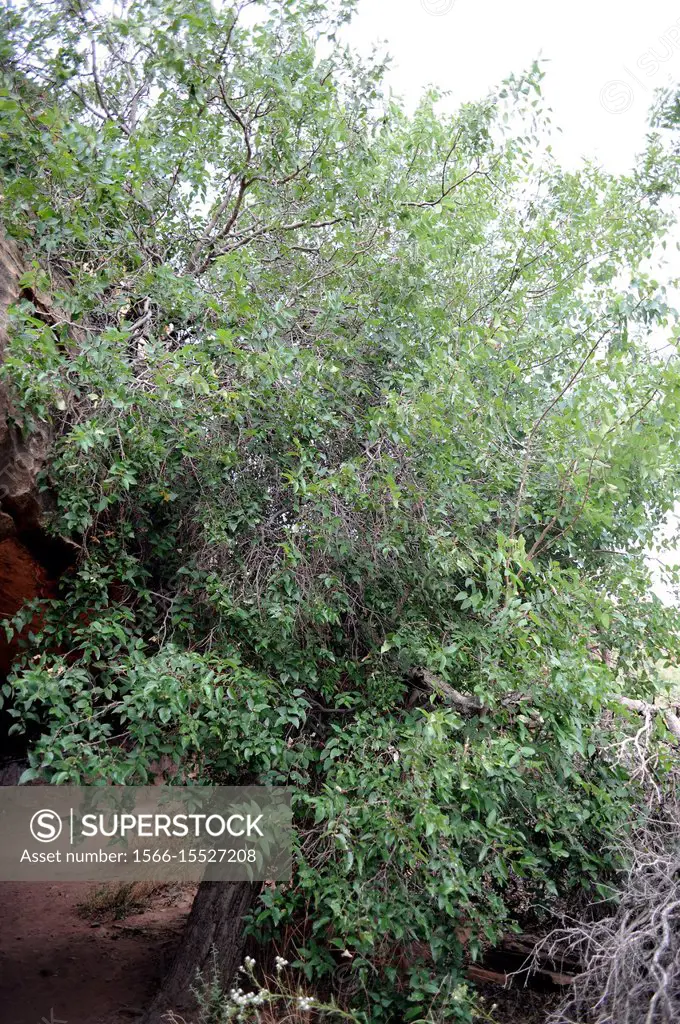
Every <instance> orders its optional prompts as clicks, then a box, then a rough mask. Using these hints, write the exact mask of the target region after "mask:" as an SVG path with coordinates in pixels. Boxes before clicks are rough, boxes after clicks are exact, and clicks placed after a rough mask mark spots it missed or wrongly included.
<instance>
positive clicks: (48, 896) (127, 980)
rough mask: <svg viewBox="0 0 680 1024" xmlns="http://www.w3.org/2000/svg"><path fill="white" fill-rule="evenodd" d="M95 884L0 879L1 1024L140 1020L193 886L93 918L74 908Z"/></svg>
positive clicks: (127, 1022)
mask: <svg viewBox="0 0 680 1024" xmlns="http://www.w3.org/2000/svg"><path fill="white" fill-rule="evenodd" d="M91 889H92V886H91V885H90V884H84V883H83V884H73V883H69V884H64V883H61V884H52V883H47V882H44V883H41V884H37V885H34V884H30V885H29V884H26V883H17V882H2V883H0V1020H1V1021H2V1024H50V1021H51V1019H52V1021H53V1022H54V1024H57V1022H61V1024H131V1022H132V1024H133V1022H134V1021H136V1020H139V1018H140V1016H141V1011H142V1009H143V1007H144V1005H145V1004H146V1002H147V1000H148V999H149V997H150V996H151V995H152V993H153V992H154V990H155V987H156V986H157V984H158V981H159V979H160V976H161V974H162V973H163V970H164V969H165V967H166V966H167V963H168V959H169V957H170V956H171V955H172V952H173V950H174V948H175V945H176V943H177V939H178V937H179V934H180V932H181V930H182V927H183V926H184V922H185V920H186V917H187V914H188V913H189V910H190V908H191V901H192V898H193V893H192V892H190V891H189V892H180V893H178V894H175V895H174V897H173V899H172V900H169V899H168V898H167V897H163V896H159V897H157V898H156V899H155V900H154V902H153V903H152V905H151V906H150V907H149V909H148V910H146V911H145V912H144V913H142V914H136V915H134V916H131V917H128V918H126V919H125V920H124V921H121V922H113V923H105V924H101V925H99V926H96V925H95V926H93V925H92V923H91V922H89V921H88V920H84V919H83V918H82V917H80V916H79V915H78V913H77V910H76V906H77V904H78V903H80V902H81V901H82V900H83V899H84V898H85V897H86V895H87V893H88V891H89V890H91ZM50 1015H52V1017H51V1016H50ZM43 1018H44V1019H45V1020H44V1022H43Z"/></svg>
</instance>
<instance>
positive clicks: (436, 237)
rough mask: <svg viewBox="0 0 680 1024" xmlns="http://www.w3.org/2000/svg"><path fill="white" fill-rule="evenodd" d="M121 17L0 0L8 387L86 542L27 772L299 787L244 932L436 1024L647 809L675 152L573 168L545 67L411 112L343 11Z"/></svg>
mask: <svg viewBox="0 0 680 1024" xmlns="http://www.w3.org/2000/svg"><path fill="white" fill-rule="evenodd" d="M119 6H120V7H121V9H122V12H121V13H119V14H117V15H116V16H115V17H114V16H112V15H110V14H108V13H107V10H108V8H106V6H105V5H102V7H101V8H99V7H98V6H97V5H95V4H91V3H78V4H70V3H65V2H64V3H61V2H59V3H55V4H54V5H51V6H49V7H48V6H47V5H39V6H38V7H36V8H32V7H31V8H30V9H29V7H28V6H24V5H18V6H17V7H16V8H15V9H14V10H12V11H9V12H5V15H4V23H3V24H4V32H3V35H2V40H1V44H0V45H1V47H2V55H3V56H2V60H3V69H4V70H3V77H2V95H1V97H0V142H1V148H0V157H1V159H2V162H3V168H4V178H5V183H4V191H3V197H2V204H3V218H4V223H5V226H6V229H7V231H8V233H9V234H10V235H11V236H13V237H14V238H15V239H17V240H18V241H19V243H20V244H21V246H22V247H23V250H24V252H25V253H26V257H27V265H28V266H30V267H31V269H30V271H29V273H28V274H27V276H26V280H25V282H24V284H25V290H24V298H22V300H21V301H20V302H18V303H17V304H16V306H15V307H14V309H13V311H12V319H11V328H12V330H11V343H10V345H9V347H8V349H7V352H6V353H5V361H4V367H3V374H4V378H5V381H6V382H7V384H8V385H9V386H10V387H11V389H12V395H13V399H14V403H15V404H14V408H15V415H16V417H17V420H18V421H19V422H20V425H21V426H22V427H23V429H24V430H26V431H31V430H32V429H34V427H35V425H36V424H37V423H38V422H40V421H43V420H46V419H48V420H50V422H51V423H52V424H53V430H54V434H53V444H52V450H51V453H50V460H49V466H48V469H47V470H46V472H45V474H44V478H43V480H42V485H43V487H44V489H45V490H46V491H47V492H49V493H50V495H52V497H53V502H54V510H53V513H52V517H51V522H50V527H51V529H52V530H54V531H55V532H57V533H60V534H62V535H64V536H68V537H70V538H72V539H73V540H75V541H76V542H77V543H78V544H79V545H80V551H81V553H80V557H79V560H78V564H77V566H76V568H75V569H74V570H73V572H71V573H70V574H67V576H65V577H64V579H63V581H62V587H61V591H60V593H59V595H58V597H57V598H56V599H53V600H51V601H49V602H43V603H42V605H41V606H40V607H39V608H35V607H30V608H29V607H27V608H25V609H23V610H22V612H21V613H20V614H19V616H17V619H16V621H15V622H14V623H13V624H11V625H8V629H9V630H10V632H11V631H12V630H14V631H17V632H18V633H19V634H20V641H19V642H20V644H21V650H22V654H21V657H20V658H19V660H18V662H17V665H16V670H15V672H14V674H13V676H12V678H11V681H10V683H8V684H7V685H6V687H5V690H4V694H5V697H6V698H11V713H12V714H13V715H14V716H15V719H16V722H15V728H16V729H17V730H26V729H30V732H31V735H34V736H36V737H37V739H35V741H34V743H33V746H32V750H31V755H30V756H31V769H30V772H29V777H35V776H37V775H39V776H40V777H42V778H45V779H48V780H50V781H51V782H53V783H55V784H60V783H65V782H77V781H84V782H91V783H104V782H107V781H109V782H110V781H113V782H117V783H128V784H132V783H139V782H144V781H146V780H147V778H148V777H149V772H150V771H151V768H152V766H153V765H154V764H158V763H161V761H163V763H166V764H168V763H170V764H173V765H174V766H175V768H176V772H177V774H176V775H175V776H174V778H175V779H176V780H177V781H181V780H183V779H186V778H191V779H193V780H198V781H202V782H209V781H214V780H218V781H229V782H232V783H238V782H240V781H253V780H258V781H262V782H271V783H283V784H290V785H292V786H294V787H295V790H296V813H297V821H298V826H299V828H298V850H297V871H296V876H295V880H294V884H293V885H292V886H291V887H290V888H288V889H285V890H283V889H277V890H270V889H268V890H267V892H266V893H265V895H264V896H263V899H262V901H261V904H260V909H259V910H258V913H257V915H256V918H255V920H254V921H253V923H252V928H253V929H254V930H255V932H256V934H258V935H259V936H260V937H261V938H263V939H264V938H267V937H271V936H275V937H277V938H280V937H281V936H282V935H283V934H284V933H285V934H286V935H288V936H289V937H290V936H291V935H292V936H293V937H294V938H293V939H291V943H292V945H293V947H294V950H293V952H294V955H295V956H296V957H297V958H298V963H299V965H300V967H301V969H302V970H304V971H305V973H306V975H307V977H308V978H309V979H315V978H319V977H323V976H324V975H326V974H330V973H332V971H333V970H334V968H335V966H336V965H337V962H338V957H339V956H341V954H342V953H343V951H347V959H348V960H349V962H351V963H352V964H353V965H354V970H355V972H356V975H357V977H358V978H359V979H360V980H361V981H362V983H363V988H362V991H365V992H366V993H367V995H366V998H365V999H364V1001H363V1002H361V1001H360V1005H358V1006H357V1012H361V1013H363V1014H365V1015H367V1017H368V1018H369V1019H370V1020H374V1021H380V1020H383V1019H391V1018H397V1017H398V1018H399V1019H404V1015H405V1019H411V1020H412V1019H415V1018H418V1017H422V1016H423V1015H424V1013H425V1012H426V1010H425V1008H428V1009H427V1012H429V1008H430V1007H431V1006H432V1004H433V1001H434V1002H436V1000H437V999H440V1002H441V1001H442V1000H444V996H443V995H442V993H444V992H451V991H459V989H457V987H456V986H457V985H458V981H459V976H460V965H461V958H462V945H461V939H462V935H463V932H464V931H466V933H467V931H468V930H469V937H468V939H467V946H468V949H469V950H470V951H471V952H472V954H473V955H474V954H475V953H476V952H478V951H479V950H480V949H481V947H482V945H483V944H484V943H488V942H492V941H493V940H494V939H495V938H496V937H497V936H498V935H499V933H500V931H501V930H502V929H505V928H508V927H512V922H513V920H514V917H515V911H514V904H513V900H514V895H516V893H517V890H518V887H520V888H521V887H524V890H525V891H526V892H528V893H529V895H530V898H532V899H538V898H540V899H541V900H542V901H543V902H545V901H549V900H550V899H551V898H554V897H555V896H556V895H557V894H563V893H565V892H567V891H569V890H570V889H573V888H578V887H579V886H583V887H586V888H590V887H593V886H597V885H601V884H603V883H604V881H606V877H607V872H608V871H609V869H610V868H611V867H612V865H613V864H614V860H615V855H614V853H613V852H612V849H611V844H612V837H613V836H614V835H615V834H616V832H617V830H618V829H619V828H620V827H622V826H623V825H624V824H625V823H626V822H627V821H628V819H629V818H630V817H631V815H632V814H636V813H637V810H636V800H637V798H638V796H639V792H638V789H637V787H636V786H635V785H634V784H633V782H632V781H631V777H630V766H629V765H626V764H625V763H622V762H621V761H620V759H619V758H618V757H617V754H616V749H617V746H616V740H617V738H618V736H619V731H620V725H617V724H616V721H618V719H617V720H616V721H615V722H614V724H612V722H611V721H610V719H609V718H608V717H607V716H603V711H604V710H606V709H608V708H610V707H612V706H614V700H615V696H616V694H617V693H621V692H625V693H626V694H627V695H628V696H634V697H647V696H649V695H651V694H652V693H653V692H654V690H655V687H656V685H657V670H656V667H655V666H656V663H657V662H658V661H659V660H660V659H663V660H664V661H670V660H672V659H673V658H675V657H677V653H678V622H677V616H676V614H675V613H674V612H673V611H671V610H670V609H665V608H664V607H663V606H661V605H660V603H659V602H658V601H657V600H656V599H655V598H654V597H653V596H652V594H651V591H650V579H649V570H648V567H647V563H646V561H645V552H646V549H647V547H648V545H649V544H650V543H651V541H652V539H653V537H654V536H655V534H656V532H657V530H658V528H659V527H660V525H661V524H663V522H664V521H665V519H666V517H667V516H668V514H669V513H670V512H671V510H672V509H673V506H674V503H675V502H676V500H677V498H678V490H679V485H680V477H679V473H678V470H679V460H678V451H679V450H680V446H679V444H678V442H679V433H680V426H679V425H678V424H679V423H680V416H679V412H680V377H679V375H678V363H677V359H676V349H677V339H678V327H677V321H676V317H675V313H674V312H673V310H671V309H670V308H669V306H668V303H667V299H666V295H665V290H664V288H663V286H662V285H661V284H660V283H659V282H657V281H656V280H654V279H653V277H652V276H651V275H650V273H649V270H648V267H649V259H650V257H652V256H653V255H654V254H655V253H657V252H658V248H657V247H658V243H659V242H660V241H663V240H664V239H665V237H666V235H667V232H668V230H669V228H670V225H671V217H670V215H669V214H668V213H667V212H666V205H665V204H664V203H662V202H660V201H659V187H658V186H659V182H662V184H663V189H664V192H665V193H666V194H672V195H675V194H676V193H677V172H678V167H677V158H676V157H675V156H674V155H673V153H672V151H670V150H669V149H668V148H667V147H666V145H665V143H664V141H663V139H662V138H661V136H660V135H658V134H656V135H654V136H651V137H650V143H649V149H648V151H647V153H646V154H645V155H644V156H643V158H642V160H641V163H640V166H639V167H638V168H637V169H636V171H635V172H634V173H632V174H631V175H628V176H622V177H618V178H616V177H611V176H609V175H607V174H605V173H604V172H603V171H602V170H600V169H598V168H596V167H594V166H591V165H588V164H586V165H584V167H583V168H582V169H581V170H580V171H578V172H572V173H565V172H563V171H561V170H560V169H559V168H558V167H557V166H556V165H555V164H554V162H553V160H552V158H551V156H550V152H549V122H548V119H547V116H546V114H545V112H544V110H543V108H542V100H541V91H540V90H541V78H542V73H541V71H540V68H539V67H534V68H532V69H531V70H530V72H529V73H528V74H526V75H524V76H522V77H520V78H511V79H509V80H508V82H506V83H505V84H504V85H503V87H502V88H501V89H500V90H499V92H498V93H497V94H496V95H494V96H490V97H488V98H487V99H485V100H484V101H482V102H480V103H478V104H471V105H467V106H465V107H463V108H461V110H460V111H459V112H458V113H457V114H456V115H455V116H454V117H444V116H440V115H439V114H438V113H437V98H438V97H437V95H436V94H434V93H430V94H427V95H425V96H424V98H423V101H422V103H421V104H420V106H419V108H418V110H417V111H416V113H415V114H414V115H413V117H408V116H407V115H406V114H405V113H404V111H403V110H402V109H401V108H400V107H399V106H398V105H397V104H396V103H395V102H394V101H393V100H388V99H386V98H385V97H384V95H383V94H382V92H381V84H380V83H381V76H382V71H383V68H382V66H381V65H380V64H372V63H366V64H362V63H361V62H359V61H358V60H357V59H356V58H355V57H354V56H353V55H352V54H351V53H349V52H348V51H346V50H345V49H343V48H342V47H340V46H339V45H338V44H337V42H336V34H337V32H338V29H339V28H340V26H341V25H342V23H343V21H344V20H346V18H347V17H348V16H349V14H350V13H351V7H352V4H351V3H345V2H343V3H339V4H334V5H324V4H322V3H317V2H315V0H301V2H292V0H271V2H268V3H267V4H261V3H255V4H254V5H247V4H246V5H243V4H242V5H241V7H247V8H248V10H244V11H242V12H239V11H238V10H237V9H236V8H235V7H232V6H228V5H227V6H219V9H216V8H213V7H212V6H211V5H210V4H209V3H207V2H202V0H191V2H189V0H185V2H179V3H178V2H176V0H173V2H172V3H169V2H166V0H136V2H132V3H128V4H124V5H119ZM239 14H240V16H239ZM35 290H38V291H42V292H48V293H50V294H51V296H52V302H53V305H54V309H55V311H56V312H55V316H54V318H53V320H52V321H50V318H49V317H45V314H44V312H42V313H41V311H40V310H39V309H38V308H37V306H36V304H35V302H34V299H33V298H32V296H33V295H34V291H35ZM652 332H656V333H657V334H658V333H659V332H662V333H663V335H664V337H665V338H666V339H667V345H668V347H667V349H666V350H664V351H663V352H659V351H658V350H657V348H655V347H654V346H652V345H651V344H650V336H651V334H652ZM669 352H670V357H669ZM605 651H606V652H609V654H608V656H607V658H606V659H603V658H602V657H601V656H600V655H601V653H602V652H605ZM424 671H425V672H427V673H432V674H434V676H435V677H436V678H438V679H440V680H441V683H442V684H443V685H441V686H439V688H438V687H437V686H436V685H435V686H434V692H433V693H432V694H431V695H430V696H423V695H422V694H421V695H420V696H418V693H417V691H416V690H414V689H413V687H414V682H415V681H417V680H418V679H419V678H422V673H423V672H424ZM447 687H448V688H449V692H450V689H451V687H453V688H454V690H456V691H458V692H459V693H461V694H463V695H467V696H468V697H469V698H474V700H475V701H476V702H477V704H478V705H479V707H480V708H481V710H479V709H478V713H474V714H469V713H467V712H465V711H464V710H462V709H461V706H460V705H457V704H456V702H455V701H454V702H453V703H452V704H451V703H448V704H447ZM610 717H611V716H610ZM624 725H625V723H624ZM658 728H659V730H661V729H662V728H663V727H662V726H661V725H659V727H658ZM658 741H659V751H660V757H661V762H660V770H661V771H663V765H664V763H665V762H664V760H663V758H664V756H665V754H664V751H665V749H666V748H665V745H664V736H663V735H662V733H661V731H660V732H659V736H658ZM513 894H514V895H513ZM457 929H458V931H457ZM400 958H402V959H403V958H406V959H407V961H408V963H409V967H408V969H404V970H402V969H400V968H398V967H397V966H395V965H396V964H398V963H399V962H400ZM446 998H448V997H446ZM362 999H363V997H362ZM441 1005H442V1006H443V1005H444V1002H442V1003H441ZM447 1005H448V1004H447ZM465 1006H466V1007H467V1004H465ZM459 1010H460V1012H459V1011H458V1010H457V1011H456V1013H458V1016H459V1019H465V1016H460V1014H463V1012H464V1015H468V1016H469V1012H468V1011H469V1007H467V1008H466V1009H464V1011H463V1009H460V1008H459ZM447 1012H449V1011H447ZM450 1013H451V1014H452V1013H453V1011H450ZM447 1019H456V1017H455V1016H453V1017H452V1016H451V1015H450V1016H449V1017H448V1018H447Z"/></svg>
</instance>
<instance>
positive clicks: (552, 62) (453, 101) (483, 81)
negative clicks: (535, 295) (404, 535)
mask: <svg viewBox="0 0 680 1024" xmlns="http://www.w3.org/2000/svg"><path fill="white" fill-rule="evenodd" d="M346 36H347V39H348V41H349V42H350V43H351V44H352V46H353V48H355V49H358V50H359V51H362V52H364V53H368V52H369V51H370V49H371V46H372V44H374V43H382V44H383V45H382V49H383V50H385V51H387V52H389V53H390V54H391V56H392V58H393V64H392V69H391V72H390V75H389V83H390V85H391V87H392V89H393V91H394V92H395V93H397V94H398V95H399V96H401V97H402V98H403V100H404V101H405V102H406V104H407V106H408V107H409V108H413V106H414V105H415V104H416V103H417V101H418V98H419V96H420V94H421V92H422V90H423V88H424V87H425V86H427V85H430V84H433V85H437V86H439V87H440V88H441V89H444V90H446V91H448V92H450V93H451V97H450V99H449V100H447V105H450V107H451V109H455V107H457V106H458V104H459V103H461V102H465V101H468V100H474V99H478V98H481V97H482V96H484V95H485V93H486V92H487V91H488V90H489V89H490V88H492V87H493V86H494V85H496V84H497V83H499V82H500V81H501V80H502V79H503V78H504V77H506V76H507V75H508V74H509V73H510V72H515V73H519V72H521V71H522V70H524V69H525V68H528V67H529V65H530V64H531V63H532V61H533V60H535V59H536V58H538V57H541V58H543V59H544V60H545V61H547V63H546V64H544V70H545V71H546V78H545V80H544V84H543V93H544V98H545V99H546V101H547V103H548V105H549V106H550V107H551V108H552V110H553V123H554V125H556V126H559V127H560V129H561V134H556V135H555V137H554V139H553V149H554V152H555V155H556V156H557V158H558V160H559V161H560V163H562V164H563V165H566V166H569V167H576V166H578V164H579V162H580V161H581V159H582V158H583V157H584V156H586V157H589V158H591V159H595V160H596V161H597V162H598V163H600V164H601V165H602V166H603V167H605V168H606V169H607V170H609V171H612V172H624V171H627V170H628V169H629V168H630V167H631V166H632V164H633V162H634V159H635V155H636V153H639V152H640V150H641V149H642V148H643V146H644V137H645V131H646V123H647V111H648V108H649V105H650V103H651V101H652V98H653V94H654V90H655V89H657V88H659V87H661V86H664V85H668V84H670V83H672V82H680V0H675V2H669V0H571V2H570V3H564V2H562V3H560V2H556V0H512V2H508V0H360V2H359V9H358V14H357V16H356V18H355V19H354V21H353V22H352V24H351V26H350V27H349V28H348V30H347V33H346ZM672 269H673V271H674V272H675V273H676V274H677V275H678V276H680V258H678V259H677V260H674V262H673V268H672ZM664 560H665V561H667V562H669V563H676V562H680V551H678V550H673V551H668V552H666V553H665V554H664ZM655 589H656V591H657V593H658V594H659V596H660V597H662V598H663V599H664V600H667V601H669V600H670V601H672V600H674V596H673V595H672V593H671V592H670V591H669V590H668V589H667V588H666V587H665V586H664V585H663V584H662V583H661V582H660V581H658V580H657V583H656V586H655ZM677 599H678V598H677V595H676V596H675V600H676V601H677Z"/></svg>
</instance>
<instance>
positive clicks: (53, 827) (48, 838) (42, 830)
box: [30, 810, 64, 843]
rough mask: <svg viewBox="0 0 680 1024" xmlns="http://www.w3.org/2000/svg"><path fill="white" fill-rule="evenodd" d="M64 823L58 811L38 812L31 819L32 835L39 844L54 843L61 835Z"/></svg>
mask: <svg viewBox="0 0 680 1024" xmlns="http://www.w3.org/2000/svg"><path fill="white" fill-rule="evenodd" d="M63 827H64V823H63V822H62V820H61V818H60V817H59V815H58V814H57V812H56V811H50V810H44V811H36V812H35V814H34V815H33V817H32V818H31V824H30V829H31V835H32V836H33V838H34V839H37V840H38V842H39V843H52V842H54V840H55V839H58V838H59V836H60V835H61V830H62V828H63Z"/></svg>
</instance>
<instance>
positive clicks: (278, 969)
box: [275, 956, 288, 974]
mask: <svg viewBox="0 0 680 1024" xmlns="http://www.w3.org/2000/svg"><path fill="white" fill-rule="evenodd" d="M275 963H276V973H277V974H280V973H281V971H282V970H283V968H284V967H287V966H288V961H287V960H284V958H283V957H282V956H277V957H276V959H275Z"/></svg>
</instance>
